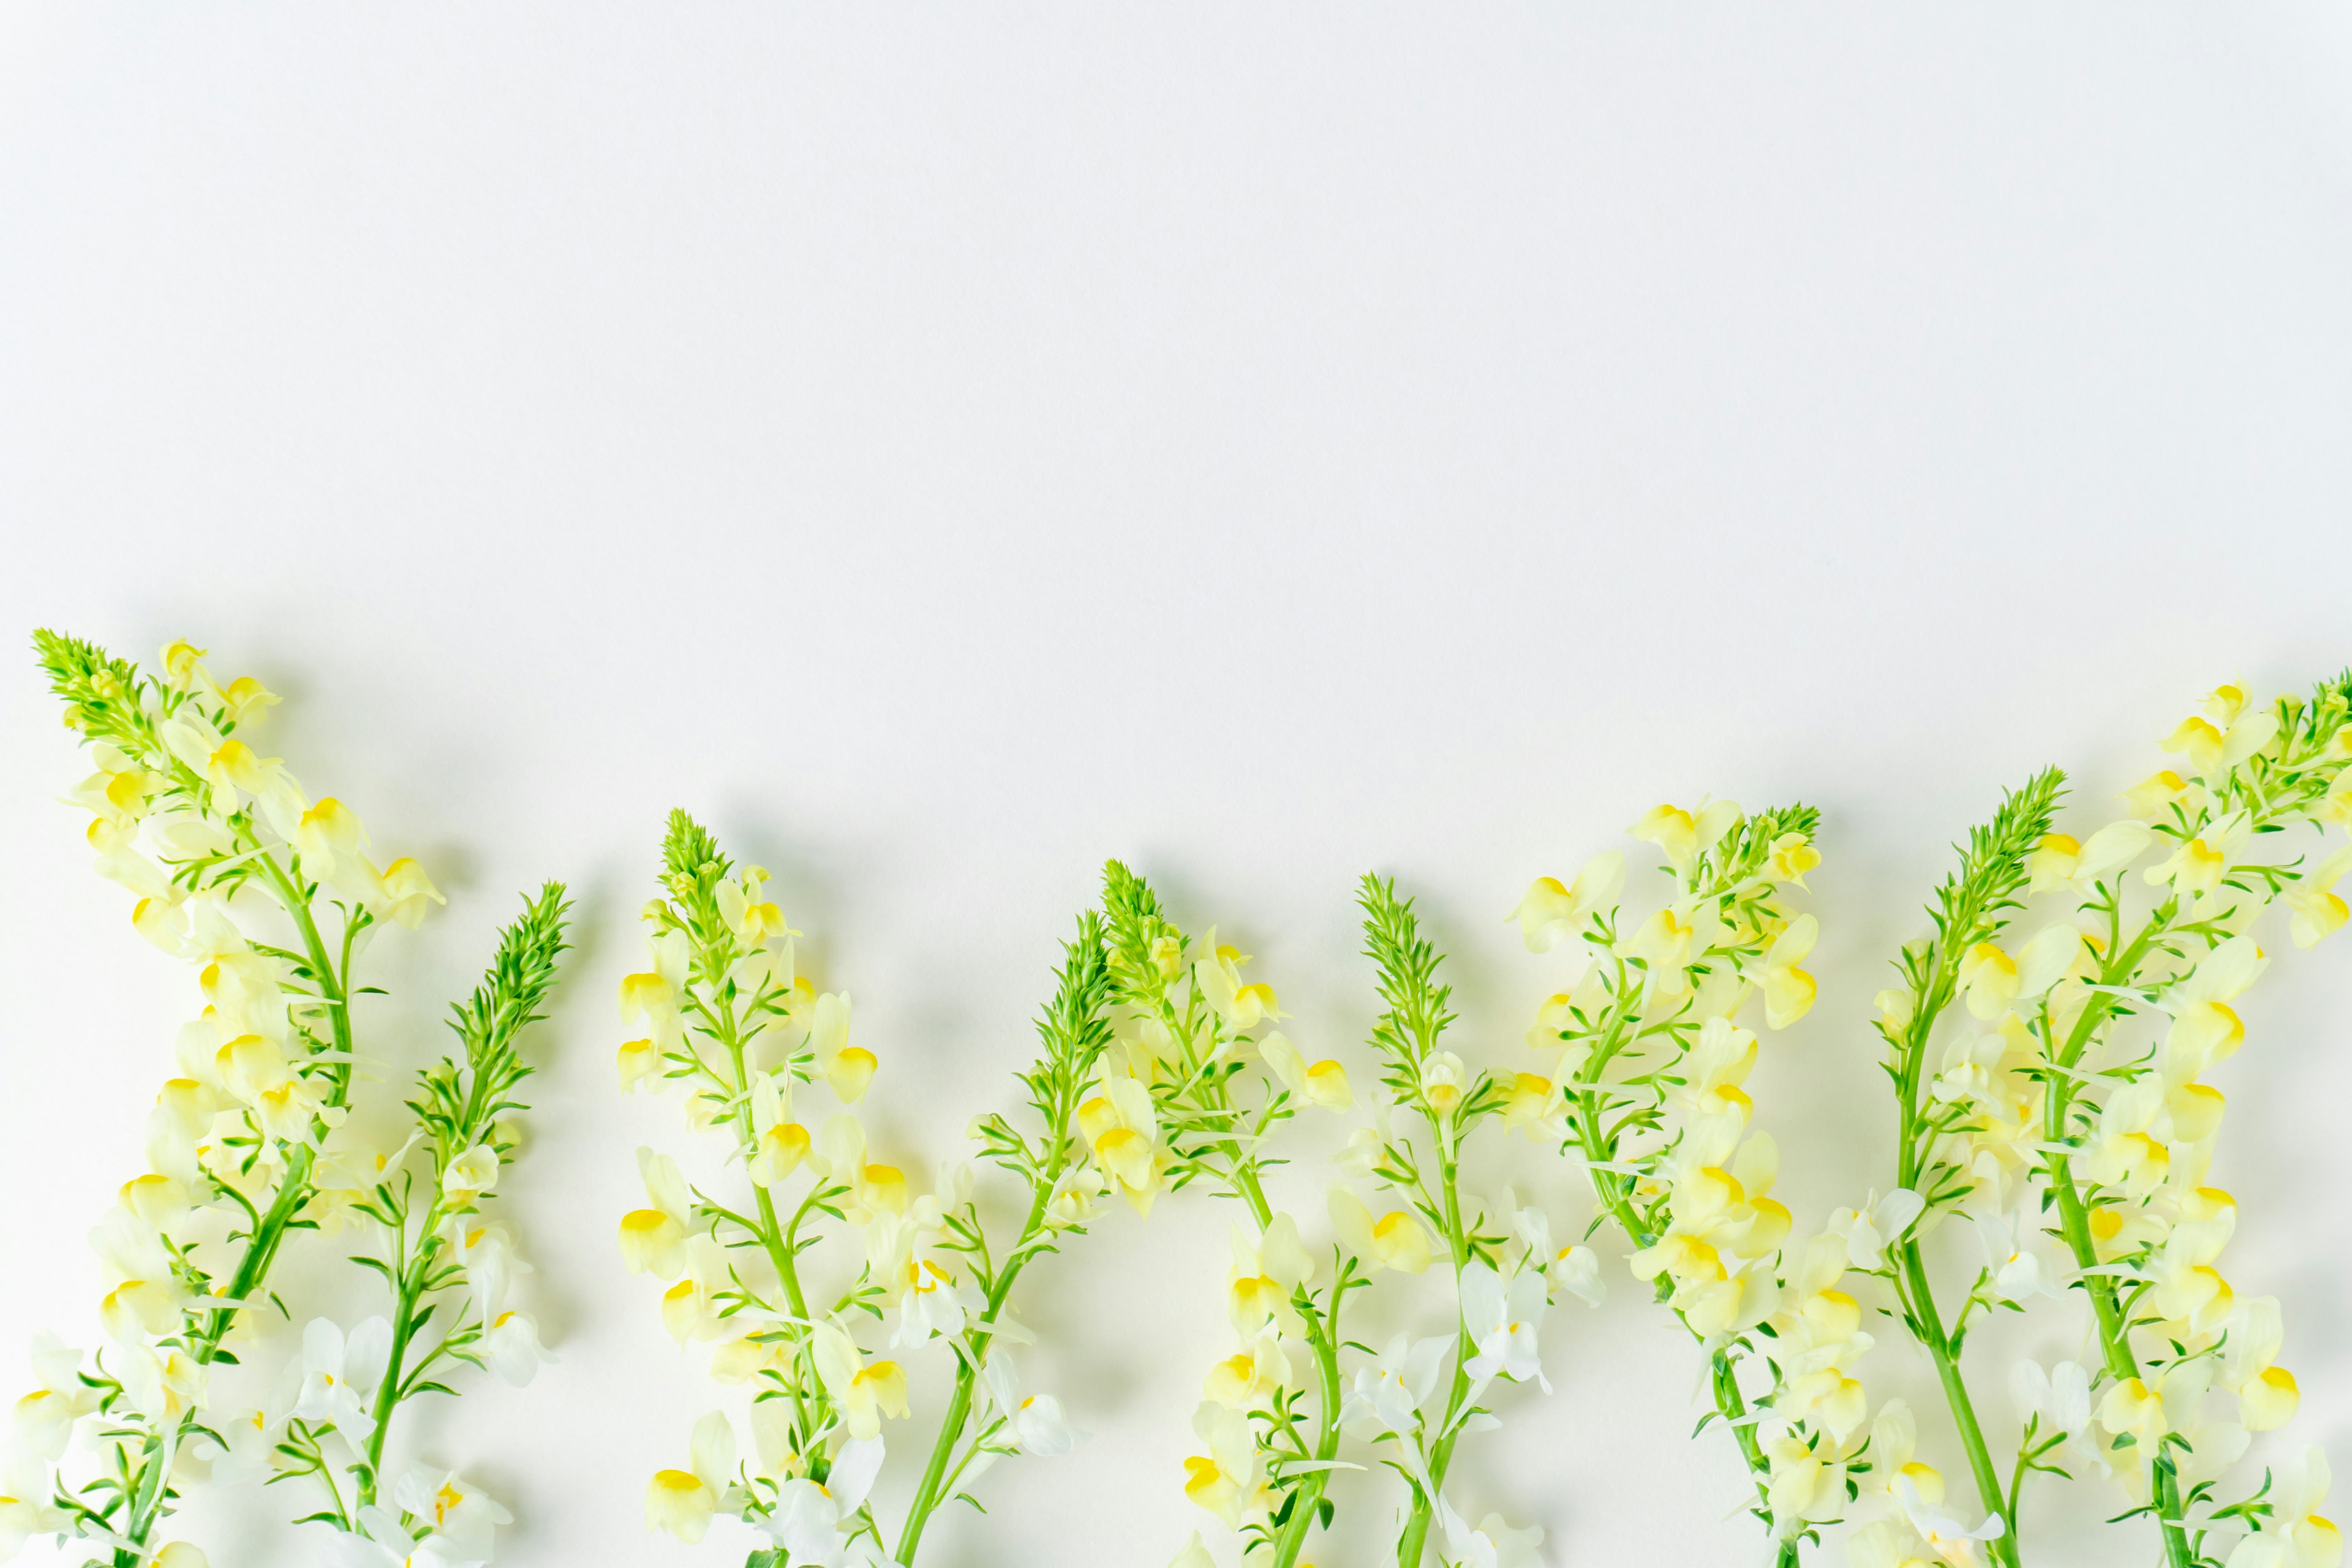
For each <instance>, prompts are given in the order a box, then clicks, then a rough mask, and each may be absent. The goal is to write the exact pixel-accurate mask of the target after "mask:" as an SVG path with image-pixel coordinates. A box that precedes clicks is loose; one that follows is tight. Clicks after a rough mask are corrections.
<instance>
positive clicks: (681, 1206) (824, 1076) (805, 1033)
mask: <svg viewBox="0 0 2352 1568" xmlns="http://www.w3.org/2000/svg"><path fill="white" fill-rule="evenodd" d="M769 880H770V879H769V877H768V874H767V872H765V871H764V870H762V869H761V868H758V867H744V868H738V867H737V866H736V865H735V864H734V863H733V862H732V861H730V859H729V858H727V857H726V856H724V855H722V854H721V853H720V852H719V846H718V844H717V842H716V841H715V840H714V839H712V838H711V837H710V836H709V834H708V833H707V832H705V831H704V830H703V829H702V827H701V826H699V825H698V824H697V823H696V822H694V820H693V819H692V818H691V817H689V816H687V815H686V814H685V813H684V812H675V813H673V814H672V815H671V817H670V821H669V827H668V832H667V835H666V837H665V839H664V842H663V879H662V886H663V893H664V896H663V897H661V898H658V899H656V900H652V901H651V902H649V903H648V904H647V905H646V907H645V910H644V913H643V919H644V923H645V926H646V945H647V949H648V963H647V966H646V968H645V969H643V970H640V971H637V972H636V973H632V974H630V975H628V976H627V977H626V978H625V979H624V980H623V982H622V984H621V987H620V1012H621V1017H622V1021H623V1023H624V1024H626V1025H634V1026H639V1027H641V1028H642V1029H643V1030H644V1031H645V1033H644V1035H643V1036H642V1037H639V1038H635V1039H632V1040H630V1041H628V1042H626V1043H625V1044H624V1045H623V1046H622V1047H620V1050H619V1054H618V1058H617V1063H616V1065H617V1067H618V1069H619V1078H620V1084H621V1088H622V1089H623V1091H624V1092H631V1091H634V1090H635V1089H641V1088H648V1089H654V1090H655V1091H656V1092H659V1091H661V1090H664V1089H667V1088H669V1087H671V1086H677V1087H678V1088H681V1089H683V1090H684V1092H685V1098H686V1110H687V1115H688V1121H689V1122H690V1124H692V1125H693V1126H695V1127H696V1128H698V1129H704V1130H709V1131H718V1132H720V1133H721V1134H723V1135H724V1136H725V1138H726V1140H727V1142H728V1144H729V1154H730V1159H731V1160H732V1161H736V1162H740V1163H741V1165H742V1166H743V1174H744V1177H745V1182H744V1186H745V1188H746V1190H747V1194H748V1195H747V1196H746V1197H745V1198H743V1199H740V1200H727V1199H724V1198H722V1197H721V1196H720V1195H719V1194H716V1193H715V1192H714V1191H713V1190H712V1189H711V1188H709V1186H708V1185H705V1184H697V1183H695V1182H691V1181H689V1180H688V1176H687V1174H686V1172H685V1170H684V1169H683V1168H682V1167H681V1166H680V1164H679V1163H678V1162H677V1160H676V1159H674V1158H673V1157H672V1156H670V1155H669V1154H667V1153H666V1152H660V1151H657V1150H655V1149H652V1148H646V1149H643V1150H641V1151H640V1152H639V1155H638V1165H639V1172H640V1174H641V1175H642V1177H643V1179H644V1182H645V1187H646V1206H644V1207H642V1208H638V1209H633V1210H631V1211H630V1212H629V1213H628V1214H627V1215H625V1216H624V1217H623V1219H622V1221H621V1225H620V1250H621V1256H622V1260H623V1262H624V1264H625V1267H626V1268H628V1270H629V1271H630V1272H631V1273H633V1274H649V1275H652V1276H654V1277H655V1278H656V1279H662V1280H665V1281H673V1282H674V1283H671V1284H669V1285H668V1287H667V1290H666V1291H665V1293H664V1295H663V1297H662V1301H661V1314H662V1320H663V1322H664V1325H665V1326H666V1327H667V1330H668V1331H669V1333H670V1334H671V1336H672V1338H674V1339H675V1340H676V1341H677V1343H678V1344H679V1345H680V1346H681V1347H685V1346H690V1345H694V1344H702V1343H707V1344H709V1345H710V1346H711V1352H710V1360H709V1373H710V1375H711V1376H712V1377H713V1378H714V1379H715V1380H717V1381H718V1382H719V1383H721V1384H726V1385H729V1386H735V1387H744V1388H748V1389H749V1390H750V1391H751V1408H750V1412H749V1414H750V1419H751V1431H752V1436H753V1443H752V1451H753V1454H754V1456H755V1458H754V1459H752V1460H751V1461H746V1460H745V1459H743V1458H742V1456H741V1450H740V1447H739V1446H738V1444H737V1443H736V1440H735V1436H734V1426H733V1418H732V1417H731V1416H730V1415H729V1413H728V1412H726V1411H715V1412H713V1413H712V1414H711V1415H709V1416H706V1417H705V1418H704V1420H703V1421H702V1423H701V1424H700V1425H698V1426H697V1428H696V1431H695V1435H694V1440H693V1443H692V1445H691V1456H690V1460H689V1463H688V1466H687V1468H662V1469H660V1470H658V1471H656V1473H655V1475H654V1477H653V1479H652V1480H651V1481H650V1482H649V1483H648V1486H647V1489H646V1524H647V1527H648V1528H650V1529H656V1530H663V1531H669V1532H670V1533H672V1534H674V1535H676V1536H677V1537H678V1538H679V1539H680V1540H683V1541H687V1542H699V1541H701V1540H702V1539H703V1538H704V1536H705V1534H706V1533H707V1532H708V1531H709V1529H710V1526H711V1523H712V1521H714V1520H715V1519H718V1518H719V1517H722V1516H725V1517H732V1518H736V1519H740V1521H743V1522H744V1523H745V1524H747V1525H749V1526H750V1527H751V1529H753V1530H754V1531H759V1532H761V1533H762V1534H764V1535H765V1536H766V1538H767V1539H768V1540H769V1541H770V1542H772V1543H773V1550H774V1551H776V1552H781V1553H784V1554H787V1555H788V1557H789V1560H790V1561H792V1562H794V1563H818V1564H824V1565H827V1568H837V1565H839V1564H843V1563H852V1562H865V1561H869V1560H873V1559H878V1558H879V1557H881V1556H883V1555H884V1554H885V1553H886V1552H888V1554H889V1555H890V1556H891V1559H892V1560H893V1561H895V1562H898V1563H911V1562H913V1561H914V1559H915V1555H916V1552H917V1551H918V1549H919V1545H920V1542H921V1540H922V1535H923V1531H924V1527H925V1525H926V1524H927V1523H928V1521H929V1519H930V1518H931V1516H932V1515H933V1514H934V1513H935V1512H936V1511H937V1510H939V1509H940V1507H942V1506H943V1505H944V1504H946V1503H947V1502H948V1501H950V1500H951V1499H954V1498H956V1497H965V1498H969V1497H970V1496H971V1492H970V1489H971V1486H972V1485H973V1484H974V1483H976V1482H977V1481H978V1480H979V1479H980V1478H981V1476H982V1474H983V1473H984V1472H985V1471H987V1470H988V1469H989V1468H991V1467H992V1464H993V1463H994V1462H995V1461H997V1460H998V1459H1000V1458H1003V1457H1006V1456H1009V1455H1013V1454H1021V1453H1027V1454H1034V1455H1048V1456H1050V1455H1054V1454H1058V1453H1062V1452H1066V1450H1067V1449H1068V1447H1070V1446H1071V1445H1072V1444H1074V1443H1075V1442H1076V1439H1077V1436H1078V1435H1077V1433H1076V1428H1075V1427H1074V1426H1071V1425H1070V1424H1069V1422H1068V1420H1067V1418H1066V1415H1064V1414H1063V1412H1062V1409H1061V1405H1060V1403H1059V1401H1057V1400H1056V1399H1055V1398H1054V1396H1053V1395H1051V1394H1027V1395H1019V1394H1016V1393H1015V1391H1014V1390H1013V1384H1012V1382H1011V1377H1012V1373H1011V1366H1010V1363H1009V1362H1007V1361H1006V1360H1005V1359H1004V1357H1003V1353H1002V1352H1001V1351H998V1350H996V1349H995V1348H994V1347H995V1345H996V1344H997V1342H999V1341H1002V1340H1005V1339H1008V1338H1018V1337H1020V1335H1021V1334H1022V1331H1021V1329H1020V1327H1019V1325H1018V1324H1017V1323H1016V1322H1015V1321H1013V1318H1012V1316H1011V1313H1010V1297H1011V1295H1012V1292H1013V1285H1014V1283H1015V1281H1016V1280H1017V1279H1019V1277H1020V1275H1021V1273H1022V1271H1023V1270H1024V1268H1026V1267H1027V1266H1028V1265H1029V1264H1030V1263H1031V1262H1033V1261H1034V1260H1035V1259H1036V1258H1038V1257H1040V1256H1042V1255H1044V1254H1045V1253H1047V1252H1050V1251H1052V1250H1054V1249H1055V1247H1056V1246H1057V1245H1058V1244H1059V1243H1060V1242H1061V1241H1063V1240H1065V1239H1066V1238H1068V1237H1075V1236H1076V1235H1079V1234H1082V1233H1083V1231H1084V1228H1085V1225H1086V1222H1087V1220H1088V1219H1089V1218H1090V1217H1091V1216H1092V1215H1093V1213H1094V1205H1095V1201H1096V1199H1097V1196H1098V1195H1100V1194H1102V1193H1103V1192H1104V1191H1105V1189H1106V1186H1107V1185H1109V1184H1116V1185H1117V1187H1118V1190H1119V1191H1120V1192H1121V1194H1122V1195H1124V1196H1126V1197H1127V1198H1128V1199H1129V1202H1130V1203H1133V1204H1134V1205H1136V1206H1137V1207H1138V1208H1139V1209H1145V1208H1148V1207H1149V1206H1150V1197H1151V1195H1152V1194H1153V1193H1155V1192H1156V1191H1157V1190H1158V1189H1159V1185H1160V1168H1159V1166H1158V1157H1157V1154H1156V1153H1155V1147H1156V1144H1157V1133H1156V1131H1155V1129H1154V1126H1153V1122H1152V1117H1151V1111H1150V1100H1149V1096H1148V1095H1141V1096H1140V1097H1139V1095H1138V1093H1137V1092H1135V1091H1132V1090H1129V1089H1121V1088H1119V1087H1118V1084H1117V1083H1116V1082H1115V1081H1110V1080H1108V1079H1106V1078H1105V1076H1104V1074H1103V1071H1102V1065H1103V1058H1104V1056H1105V1052H1106V1048H1107V1047H1108V1044H1109V1037H1110V1033H1109V1029H1108V1026H1107V1024H1106V1023H1105V1021H1104V1020H1103V1017H1102V1014H1103V1012H1104V1010H1105V1006H1106V1004H1107V1000H1108V976H1107V973H1106V963H1105V955H1104V952H1103V938H1102V934H1101V931H1100V928H1099V925H1098V923H1097V922H1096V921H1094V920H1093V919H1092V918H1091V917H1089V918H1088V919H1087V920H1085V921H1081V922H1080V927H1079V931H1078V936H1077V939H1076V941H1075V942H1071V943H1070V944H1069V945H1068V947H1067V949H1066V961H1065V963H1064V966H1063V968H1062V970H1061V972H1060V973H1059V974H1058V975H1057V977H1056V978H1057V981H1058V987H1057V991H1056V994H1055V997H1054V1000H1053V1002H1052V1004H1051V1005H1050V1006H1049V1007H1048V1009H1047V1011H1046V1014H1045V1017H1044V1019H1043V1020H1041V1023H1040V1034H1041V1037H1042V1038H1043V1042H1044V1050H1043V1053H1042V1054H1041V1056H1040V1058H1039V1059H1038V1060H1037V1062H1036V1063H1035V1064H1034V1066H1033V1067H1032V1068H1031V1069H1030V1070H1029V1071H1028V1072H1026V1073H1024V1075H1022V1079H1021V1081H1022V1083H1023V1085H1024V1088H1025V1089H1027V1091H1028V1093H1029V1097H1030V1102H1031V1105H1032V1107H1033V1108H1034V1110H1035V1111H1036V1112H1037V1115H1038V1118H1039V1121H1040V1122H1041V1123H1042V1127H1041V1130H1040V1131H1037V1132H1035V1133H1024V1132H1023V1131H1019V1130H1017V1129H1016V1128H1015V1127H1014V1126H1013V1123H1012V1122H1011V1121H1008V1120H1007V1119H1006V1118H1004V1117H1003V1116H1000V1115H995V1114H992V1113H991V1114H987V1115H983V1116H981V1117H977V1118H975V1119H974V1121H973V1122H972V1136H973V1137H974V1139H975V1140H976V1141H977V1142H979V1144H980V1146H981V1151H982V1157H983V1158H984V1159H985V1160H986V1161H988V1162H989V1163H992V1164H994V1165H996V1166H998V1167H1000V1168H1002V1169H1003V1170H1005V1171H1007V1172H1009V1173H1012V1174H1013V1176H1014V1177H1015V1178H1016V1179H1017V1180H1018V1181H1019V1182H1020V1183H1021V1184H1022V1185H1023V1186H1024V1188H1025V1189H1026V1190H1027V1193H1028V1196H1029V1202H1028V1205H1027V1214H1026V1217H1025V1218H1024V1221H1023V1222H1022V1225H1021V1226H1020V1229H1019V1231H1018V1233H1017V1234H1016V1235H1013V1236H1012V1237H1005V1236H1003V1235H998V1236H994V1237H992V1236H990V1235H989V1234H988V1232H987V1229H986V1227H985V1226H983V1225H982V1220H981V1216H980V1206H979V1199H978V1196H977V1194H976V1193H975V1190H974V1183H973V1178H972V1173H971V1168H970V1167H969V1166H968V1165H966V1164H964V1163H962V1162H960V1161H951V1162H948V1163H944V1164H942V1165H941V1166H940V1169H939V1171H938V1173H937V1176H936V1179H935V1180H934V1181H933V1182H932V1184H931V1185H930V1188H929V1190H928V1191H923V1190H919V1188H918V1185H917V1184H916V1182H915V1181H914V1180H912V1179H910V1177H909V1175H908V1170H907V1169H906V1168H905V1167H904V1166H902V1165H898V1164H893V1163H889V1162H888V1161H887V1160H886V1159H883V1158H879V1157H877V1150H876V1149H875V1147H874V1142H873V1136H872V1133H871V1131H870V1130H869V1128H868V1125H867V1124H866V1122H865V1121H861V1120H860V1119H859V1116H858V1114H857V1112H856V1110H853V1109H852V1107H854V1106H856V1105H859V1104H860V1103H861V1102H863V1101H864V1100H866V1096H867V1093H868V1091H869V1089H870V1088H871V1086H872V1085H873V1083H874V1080H875V1079H876V1076H877V1068H878V1067H879V1060H878V1058H877V1056H876V1055H875V1053H874V1052H872V1051H871V1050H869V1049H867V1048H866V1047H865V1046H863V1045H861V1044H858V1043H856V1038H857V1036H856V1033H855V1019H856V1014H855V1012H854V1010H853V1008H852V1005H851V1002H850V998H849V996H848V994H846V993H843V992H832V991H824V992H820V991H819V990H818V989H817V988H816V987H815V986H814V984H812V983H811V981H810V980H809V978H808V977H807V976H805V975H803V974H802V973H799V966H798V957H797V952H796V949H795V946H794V942H793V938H794V937H795V936H797V935H798V934H799V933H798V932H796V931H793V929H792V928H791V926H790V925H789V924H788V923H787V921H786V920H785V918H784V915H783V912H782V909H781V908H780V906H779V905H778V904H777V903H776V901H775V900H774V899H773V898H772V896H771V894H770V889H769ZM816 1094H822V1095H824V1096H829V1097H830V1098H831V1100H833V1101H834V1102H835V1106H836V1107H837V1109H835V1110H832V1111H830V1112H829V1113H822V1114H821V1112H822V1110H823V1108H822V1104H821V1103H818V1104H811V1103H810V1102H809V1097H810V1096H811V1095H816ZM812 1127H814V1128H815V1131H814V1132H812V1131H811V1128H812ZM827 1222H831V1227H830V1228H832V1230H833V1233H834V1234H835V1236H836V1237H839V1239H840V1240H841V1241H842V1242H844V1243H845V1246H844V1247H841V1248H840V1249H839V1252H840V1253H841V1254H842V1255H844V1256H845V1258H846V1259H847V1261H848V1264H849V1272H848V1274H847V1277H846V1279H845V1282H844V1283H843V1285H842V1286H841V1288H840V1289H838V1290H837V1291H833V1290H830V1289H822V1288H821V1286H820V1277H819V1265H820V1262H821V1259H820V1258H811V1257H809V1256H807V1254H808V1253H809V1251H810V1249H811V1248H812V1247H814V1246H815V1245H816V1243H817V1242H818V1240H819V1239H820V1237H821V1236H823V1234H824V1232H825V1230H826V1229H827V1228H828V1226H827ZM826 1256H832V1254H830V1253H829V1254H827V1255H826ZM877 1320H879V1321H885V1322H887V1324H888V1325H889V1332H888V1335H887V1345H885V1344H877V1343H875V1342H872V1341H870V1340H866V1341H861V1337H860V1336H861V1335H864V1334H867V1333H869V1332H870V1330H869V1327H868V1325H869V1324H871V1323H872V1322H874V1321H877ZM932 1346H944V1347H946V1348H947V1349H949V1350H950V1352H952V1354H953V1357H954V1372H953V1374H952V1383H951V1384H950V1388H949V1391H948V1394H947V1400H946V1405H947V1408H946V1412H945V1414H944V1415H943V1416H942V1417H941V1418H940V1423H939V1425H938V1426H937V1427H936V1428H934V1429H933V1430H932V1431H931V1432H930V1434H929V1439H928V1440H929V1447H930V1453H929V1460H928V1462H927V1463H926V1466H925V1468H924V1471H923V1474H922V1477H921V1479H920V1480H919V1482H918V1484H917V1487H916V1490H915V1495H914V1498H913V1500H912V1501H911V1502H910V1503H909V1504H908V1508H907V1511H906V1514H905V1516H904V1519H903V1521H902V1522H901V1523H900V1525H899V1528H898V1539H897V1543H896V1546H895V1548H889V1547H886V1546H885V1544H884V1537H883V1529H884V1525H883V1521H882V1520H881V1518H880V1516H879V1515H878V1514H877V1510H876V1505H875V1500H874V1494H873V1487H874V1482H875V1479H876V1477H877V1474H878V1472H879V1470H880V1468H881V1465H882V1462H883V1458H884V1456H885V1454H886V1452H887V1449H888V1448H889V1447H891V1446H892V1445H893V1444H894V1443H902V1442H904V1441H905V1439H904V1438H902V1437H899V1436H897V1432H898V1429H899V1428H900V1427H901V1426H904V1425H905V1424H908V1423H909V1422H910V1421H911V1420H912V1415H911V1411H912V1408H913V1405H912V1397H911V1394H912V1389H913V1385H914V1383H915V1381H916V1379H917V1377H918V1376H919V1375H920V1373H921V1371H922V1367H921V1363H920V1362H919V1361H918V1360H917V1359H916V1358H917V1357H918V1356H919V1354H920V1352H924V1351H925V1350H926V1349H927V1348H928V1347H932ZM902 1357H905V1358H907V1359H901V1358H902ZM762 1560H763V1561H764V1560H765V1559H764V1558H763V1559H762Z"/></svg>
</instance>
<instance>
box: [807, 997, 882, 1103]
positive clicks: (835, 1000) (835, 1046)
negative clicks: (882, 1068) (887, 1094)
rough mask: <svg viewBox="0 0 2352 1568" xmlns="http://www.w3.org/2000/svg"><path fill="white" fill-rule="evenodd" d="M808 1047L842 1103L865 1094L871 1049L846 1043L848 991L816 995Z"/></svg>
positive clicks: (871, 1074)
mask: <svg viewBox="0 0 2352 1568" xmlns="http://www.w3.org/2000/svg"><path fill="white" fill-rule="evenodd" d="M808 1030H809V1047H810V1048H811V1049H812V1050H814V1052H815V1053H816V1069H817V1071H818V1072H819V1073H821V1074H823V1075H824V1081H825V1086H826V1087H827V1088H829V1089H832V1090H833V1092H834V1097H835V1099H837V1100H840V1101H841V1102H842V1103H843V1104H845V1105H855V1104H856V1103H857V1102H858V1101H859V1100H863V1099H864V1098H865V1097H866V1085H867V1084H869V1083H871V1082H873V1081H874V1069H875V1067H876V1066H877V1063H876V1061H875V1058H874V1053H873V1052H872V1051H869V1050H866V1048H865V1047H861V1046H853V1045H851V1044H850V1043H849V993H848V992H846V991H828V992H826V993H825V994H824V995H822V996H819V997H818V998H817V999H816V1005H815V1006H814V1008H813V1009H812V1010H811V1012H810V1015H809V1026H808Z"/></svg>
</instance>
